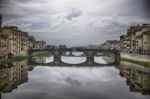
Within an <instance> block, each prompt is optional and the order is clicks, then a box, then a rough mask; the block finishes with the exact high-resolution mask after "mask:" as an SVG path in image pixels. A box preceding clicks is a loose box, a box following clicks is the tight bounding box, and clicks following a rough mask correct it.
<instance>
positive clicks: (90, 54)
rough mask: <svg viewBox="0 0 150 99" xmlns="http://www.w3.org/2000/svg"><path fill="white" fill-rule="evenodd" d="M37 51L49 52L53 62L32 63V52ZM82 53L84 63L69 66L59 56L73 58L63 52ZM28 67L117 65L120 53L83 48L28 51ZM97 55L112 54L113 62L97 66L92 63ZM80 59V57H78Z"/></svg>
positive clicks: (35, 50)
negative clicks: (84, 59)
mask: <svg viewBox="0 0 150 99" xmlns="http://www.w3.org/2000/svg"><path fill="white" fill-rule="evenodd" d="M39 51H47V52H50V53H51V55H53V56H54V61H53V62H51V63H37V62H35V61H33V58H32V54H33V53H34V52H39ZM74 51H77V52H83V55H81V56H85V57H86V62H84V63H81V64H69V63H64V62H62V60H61V56H73V57H77V56H74V55H73V54H69V55H64V53H65V52H74ZM28 52H29V56H30V58H29V65H42V66H44V65H45V66H75V65H80V66H102V65H118V64H119V63H120V52H119V51H118V50H104V49H83V48H58V49H55V48H50V49H30V50H29V51H28ZM98 53H109V54H110V53H111V54H114V58H115V59H114V62H112V63H107V64H99V63H96V62H94V56H100V55H98ZM78 57H80V56H78Z"/></svg>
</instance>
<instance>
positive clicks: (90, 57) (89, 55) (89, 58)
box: [86, 49, 94, 65]
mask: <svg viewBox="0 0 150 99" xmlns="http://www.w3.org/2000/svg"><path fill="white" fill-rule="evenodd" d="M86 61H87V64H88V65H92V64H93V63H94V52H93V50H92V49H90V50H88V51H87V59H86Z"/></svg>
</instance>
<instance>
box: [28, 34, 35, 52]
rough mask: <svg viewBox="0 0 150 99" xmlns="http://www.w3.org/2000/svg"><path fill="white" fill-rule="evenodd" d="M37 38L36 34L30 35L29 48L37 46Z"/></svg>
mask: <svg viewBox="0 0 150 99" xmlns="http://www.w3.org/2000/svg"><path fill="white" fill-rule="evenodd" d="M35 43H36V42H35V38H34V36H28V49H33V48H35Z"/></svg>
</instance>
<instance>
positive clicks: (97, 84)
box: [0, 59, 150, 99]
mask: <svg viewBox="0 0 150 99" xmlns="http://www.w3.org/2000/svg"><path fill="white" fill-rule="evenodd" d="M46 60H47V59H46ZM116 67H117V68H116ZM33 68H34V69H33ZM28 70H32V71H31V72H29V73H28ZM25 82H26V83H25ZM23 83H25V84H23ZM19 85H21V86H19ZM14 89H15V90H14ZM0 92H1V98H2V99H50V98H51V99H127V98H128V99H149V98H150V68H146V67H141V66H138V65H135V64H131V63H125V62H122V63H121V65H120V66H114V67H109V66H105V67H88V66H87V67H59V66H57V67H48V66H46V67H44V66H28V65H27V61H21V62H16V63H13V66H8V67H3V68H0Z"/></svg>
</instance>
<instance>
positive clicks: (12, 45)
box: [1, 26, 28, 56]
mask: <svg viewBox="0 0 150 99" xmlns="http://www.w3.org/2000/svg"><path fill="white" fill-rule="evenodd" d="M1 34H2V35H4V36H5V37H7V39H6V41H5V43H6V45H7V53H12V54H13V55H24V56H26V55H27V50H28V33H26V32H23V31H21V30H18V28H17V27H15V26H5V27H3V28H2V30H1Z"/></svg>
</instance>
